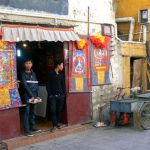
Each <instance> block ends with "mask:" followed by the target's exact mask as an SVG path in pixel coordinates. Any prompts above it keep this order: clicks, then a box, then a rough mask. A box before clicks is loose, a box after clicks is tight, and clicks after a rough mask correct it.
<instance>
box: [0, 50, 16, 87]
mask: <svg viewBox="0 0 150 150" xmlns="http://www.w3.org/2000/svg"><path fill="white" fill-rule="evenodd" d="M13 69H14V66H13V54H12V51H11V50H7V51H5V50H0V88H2V87H8V88H12V86H13V81H14V79H13V78H14V74H13V71H14V70H13Z"/></svg>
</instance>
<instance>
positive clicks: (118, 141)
mask: <svg viewBox="0 0 150 150" xmlns="http://www.w3.org/2000/svg"><path fill="white" fill-rule="evenodd" d="M149 149H150V130H144V131H135V130H134V129H131V128H130V127H120V128H94V127H91V128H90V129H88V130H87V131H85V132H81V133H79V134H74V135H69V136H65V137H62V138H58V139H55V140H51V141H46V142H41V143H38V144H34V145H28V146H26V147H23V148H18V149H16V150H149Z"/></svg>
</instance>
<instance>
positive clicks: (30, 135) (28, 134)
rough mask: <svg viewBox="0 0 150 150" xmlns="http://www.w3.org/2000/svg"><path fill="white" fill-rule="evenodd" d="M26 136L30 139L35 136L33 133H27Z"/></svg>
mask: <svg viewBox="0 0 150 150" xmlns="http://www.w3.org/2000/svg"><path fill="white" fill-rule="evenodd" d="M24 135H25V136H28V137H33V136H34V135H33V134H31V132H27V133H24Z"/></svg>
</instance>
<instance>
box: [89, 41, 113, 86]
mask: <svg viewBox="0 0 150 150" xmlns="http://www.w3.org/2000/svg"><path fill="white" fill-rule="evenodd" d="M90 48H91V76H92V78H91V84H92V85H103V84H109V83H110V77H109V66H110V52H109V47H105V48H103V49H101V48H98V47H96V46H94V45H93V44H91V46H90Z"/></svg>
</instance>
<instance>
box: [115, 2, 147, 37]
mask: <svg viewBox="0 0 150 150" xmlns="http://www.w3.org/2000/svg"><path fill="white" fill-rule="evenodd" d="M116 5H117V9H116V18H121V17H134V18H135V31H134V33H135V35H134V40H138V39H139V34H136V33H138V32H140V27H141V25H140V23H138V10H139V9H143V8H150V0H116ZM118 29H119V30H120V31H123V34H128V31H129V23H123V24H120V25H118ZM148 31H150V26H149V27H148ZM148 40H150V33H148Z"/></svg>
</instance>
